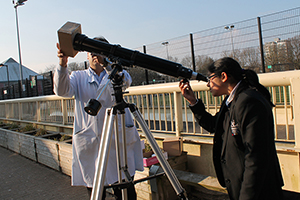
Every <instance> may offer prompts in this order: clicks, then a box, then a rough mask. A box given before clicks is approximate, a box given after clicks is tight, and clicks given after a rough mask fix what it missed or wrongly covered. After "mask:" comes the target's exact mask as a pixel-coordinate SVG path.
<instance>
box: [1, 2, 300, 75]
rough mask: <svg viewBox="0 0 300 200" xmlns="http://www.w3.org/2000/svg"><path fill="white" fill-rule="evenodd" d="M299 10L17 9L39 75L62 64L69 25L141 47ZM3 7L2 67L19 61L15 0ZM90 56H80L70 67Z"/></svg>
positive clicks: (133, 5) (126, 5)
mask: <svg viewBox="0 0 300 200" xmlns="http://www.w3.org/2000/svg"><path fill="white" fill-rule="evenodd" d="M299 6H300V4H299V0H287V1H282V0H251V1H249V0H248V1H246V0H227V1H224V0H211V1H204V0H185V1H183V0H182V1H178V0H177V1H175V0H151V1H149V0H148V1H146V0H111V1H103V0H85V1H82V0H73V1H69V0H51V1H45V0H28V1H26V2H25V5H23V6H19V7H18V8H17V13H18V23H19V33H20V47H21V59H22V64H23V65H24V66H26V67H28V68H30V69H32V70H33V71H36V72H38V73H40V72H44V71H45V70H46V69H47V67H51V66H53V65H58V58H57V48H56V43H57V42H58V37H57V30H58V29H59V28H60V27H61V26H63V25H64V24H65V23H66V22H68V21H70V22H75V23H79V24H81V29H82V34H85V35H86V36H88V37H90V38H93V37H96V36H104V37H106V38H107V39H108V41H109V42H110V43H112V44H120V45H121V46H122V47H125V48H128V49H135V48H137V47H141V46H143V45H148V44H152V43H156V42H160V41H164V40H167V39H172V38H176V37H180V36H183V35H187V34H189V33H194V32H198V31H201V30H206V29H209V28H214V27H218V26H222V25H228V24H231V23H234V22H239V21H243V20H248V19H252V18H256V17H258V16H263V15H266V14H270V13H275V12H280V11H284V10H288V9H292V8H296V7H299ZM0 8H1V18H0V27H1V31H0V34H1V35H0V63H2V62H4V61H5V60H7V59H8V58H10V57H12V58H13V59H15V60H16V61H17V62H19V51H18V43H17V28H16V13H15V8H14V6H13V3H12V0H1V1H0ZM86 57H87V56H86V53H85V52H80V53H79V54H77V56H76V57H74V58H69V63H71V62H82V61H84V60H86Z"/></svg>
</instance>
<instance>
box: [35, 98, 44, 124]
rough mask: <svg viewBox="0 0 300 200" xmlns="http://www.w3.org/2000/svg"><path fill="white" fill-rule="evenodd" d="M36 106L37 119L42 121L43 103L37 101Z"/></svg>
mask: <svg viewBox="0 0 300 200" xmlns="http://www.w3.org/2000/svg"><path fill="white" fill-rule="evenodd" d="M35 106H36V121H37V122H40V121H42V119H41V104H40V102H39V101H36V104H35Z"/></svg>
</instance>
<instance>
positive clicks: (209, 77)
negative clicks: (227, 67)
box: [206, 74, 217, 83]
mask: <svg viewBox="0 0 300 200" xmlns="http://www.w3.org/2000/svg"><path fill="white" fill-rule="evenodd" d="M216 76H217V74H213V75H210V76H207V77H206V79H207V82H208V83H209V82H210V80H211V79H213V78H214V77H216Z"/></svg>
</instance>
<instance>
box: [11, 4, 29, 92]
mask: <svg viewBox="0 0 300 200" xmlns="http://www.w3.org/2000/svg"><path fill="white" fill-rule="evenodd" d="M25 1H27V0H17V1H16V2H15V1H14V0H13V1H12V3H13V5H14V8H15V11H16V26H17V38H18V50H19V68H20V69H19V70H20V81H21V87H22V88H23V70H22V59H21V47H20V35H19V23H18V11H17V8H18V6H22V5H24V2H25Z"/></svg>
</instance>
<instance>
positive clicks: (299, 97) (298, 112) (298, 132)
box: [290, 77, 300, 149]
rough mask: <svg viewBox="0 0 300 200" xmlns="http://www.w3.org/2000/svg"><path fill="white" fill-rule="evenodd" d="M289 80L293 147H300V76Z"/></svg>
mask: <svg viewBox="0 0 300 200" xmlns="http://www.w3.org/2000/svg"><path fill="white" fill-rule="evenodd" d="M290 80H291V90H292V98H293V112H294V134H295V148H298V149H300V103H299V102H300V90H299V85H300V77H297V78H291V79H290ZM297 88H298V89H297Z"/></svg>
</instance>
